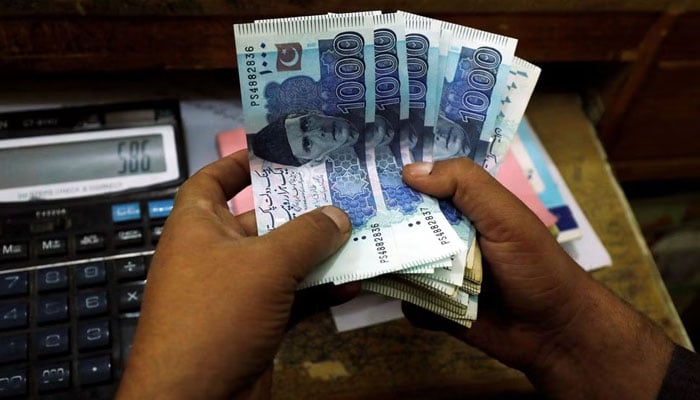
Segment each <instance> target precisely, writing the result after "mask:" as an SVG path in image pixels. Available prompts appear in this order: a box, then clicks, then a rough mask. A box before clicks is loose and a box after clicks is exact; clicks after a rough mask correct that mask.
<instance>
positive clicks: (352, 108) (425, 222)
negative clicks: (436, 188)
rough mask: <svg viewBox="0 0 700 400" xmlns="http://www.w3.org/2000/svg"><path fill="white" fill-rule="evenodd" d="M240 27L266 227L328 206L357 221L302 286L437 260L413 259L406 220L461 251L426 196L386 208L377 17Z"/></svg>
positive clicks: (438, 246) (439, 247)
mask: <svg viewBox="0 0 700 400" xmlns="http://www.w3.org/2000/svg"><path fill="white" fill-rule="evenodd" d="M235 33H236V49H237V55H238V64H239V66H240V67H239V77H240V81H241V82H240V84H241V92H242V99H243V101H242V103H243V111H244V114H245V116H246V132H247V135H248V143H249V153H250V161H251V181H252V186H253V193H254V202H255V209H256V218H257V224H258V231H259V232H260V233H261V234H263V233H265V232H268V231H270V230H272V229H275V228H276V227H278V226H280V225H281V224H283V223H285V222H287V221H289V220H290V219H292V218H294V217H296V216H298V215H300V214H302V213H304V212H306V211H309V210H311V209H314V208H317V207H319V206H323V205H329V204H332V205H335V206H338V207H340V208H342V209H344V210H345V211H346V212H347V213H348V214H349V216H350V219H351V222H352V225H353V234H352V238H351V240H350V241H349V243H348V244H347V245H346V246H344V247H343V248H342V249H341V250H340V251H339V252H338V253H337V254H336V255H335V256H334V257H333V258H331V259H330V260H329V261H328V262H326V263H325V264H324V265H322V266H321V267H320V268H319V269H317V270H316V271H314V272H313V273H312V274H311V275H310V276H309V277H308V278H307V280H306V281H305V282H304V283H303V284H302V286H310V285H315V284H321V283H325V282H336V283H339V282H345V281H351V280H359V279H364V278H367V277H370V276H375V275H378V274H382V273H387V272H391V271H395V270H399V269H402V268H406V267H411V266H415V265H420V264H422V263H424V261H431V260H430V259H428V260H406V258H405V256H404V255H402V254H401V252H400V251H399V250H398V244H397V243H398V240H397V234H396V233H397V231H400V230H401V229H403V227H401V226H400V225H401V222H405V221H413V222H414V223H415V222H421V223H422V227H420V228H418V229H414V230H413V232H412V234H413V235H412V236H411V237H412V238H413V240H416V241H417V242H418V243H421V245H422V246H423V247H424V248H425V250H426V251H425V254H428V255H430V257H433V258H435V259H443V258H445V257H449V256H450V255H451V254H454V253H456V252H457V251H459V250H460V249H461V243H460V242H459V240H458V239H457V237H456V235H455V234H454V232H451V231H450V230H449V226H444V228H445V229H443V226H438V228H437V229H431V228H430V227H431V226H435V225H440V223H441V222H440V221H436V220H439V218H440V216H441V215H439V210H436V211H433V209H431V208H430V207H423V205H422V204H418V205H417V207H416V210H415V212H414V213H413V214H410V215H408V214H404V215H400V214H398V213H395V212H394V213H387V209H386V207H385V205H384V199H383V196H382V193H381V187H380V185H379V182H378V179H377V177H376V167H375V166H374V165H373V164H372V163H371V162H370V163H368V162H367V148H368V143H373V142H372V141H373V138H374V137H375V136H376V132H375V128H374V127H375V126H376V125H375V91H374V90H372V89H374V83H375V74H374V70H375V69H374V68H373V66H374V63H375V60H374V46H373V44H374V32H373V21H372V17H371V16H369V15H355V16H346V17H334V18H322V19H313V20H311V19H310V20H294V21H286V20H283V21H271V22H269V23H261V24H243V25H237V26H236V27H235ZM290 37H291V38H292V39H291V40H292V41H290ZM368 164H369V165H368ZM430 221H433V222H432V223H430ZM442 225H447V223H446V222H442ZM436 230H439V232H437V233H436V232H435V231H436ZM412 244H414V243H413V242H411V241H409V242H408V245H412ZM423 257H425V256H423Z"/></svg>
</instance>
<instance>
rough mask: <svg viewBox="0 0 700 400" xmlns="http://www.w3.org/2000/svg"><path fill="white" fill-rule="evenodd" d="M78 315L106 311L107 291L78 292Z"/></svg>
mask: <svg viewBox="0 0 700 400" xmlns="http://www.w3.org/2000/svg"><path fill="white" fill-rule="evenodd" d="M77 301H78V317H81V318H82V317H90V316H94V315H101V314H105V313H106V312H107V309H108V307H107V292H105V291H104V290H103V291H99V292H94V293H80V294H78V299H77Z"/></svg>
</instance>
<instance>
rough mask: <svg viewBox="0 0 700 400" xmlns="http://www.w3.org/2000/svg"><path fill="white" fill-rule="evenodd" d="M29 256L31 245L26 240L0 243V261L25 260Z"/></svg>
mask: <svg viewBox="0 0 700 400" xmlns="http://www.w3.org/2000/svg"><path fill="white" fill-rule="evenodd" d="M28 257H29V246H28V245H27V244H26V243H24V242H16V243H3V244H0V261H8V260H23V259H26V258H28Z"/></svg>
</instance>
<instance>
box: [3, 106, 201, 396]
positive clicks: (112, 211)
mask: <svg viewBox="0 0 700 400" xmlns="http://www.w3.org/2000/svg"><path fill="white" fill-rule="evenodd" d="M185 158H186V157H185V151H184V139H183V134H182V131H181V122H180V112H179V105H178V103H177V101H173V100H169V101H155V102H140V103H128V104H111V105H101V106H89V107H74V108H57V109H51V110H39V111H24V112H13V113H5V114H0V399H5V398H50V399H62V398H70V399H76V398H78V399H82V398H84V399H103V398H104V399H107V398H112V397H113V396H114V393H115V391H116V387H117V385H118V382H119V379H120V377H121V375H122V372H123V370H124V368H125V365H126V360H127V359H128V355H129V350H130V346H131V342H132V338H133V334H134V331H135V328H136V323H137V321H138V316H139V310H140V305H141V298H142V295H143V290H144V285H145V283H146V276H147V272H148V267H149V262H150V259H151V255H152V254H153V251H154V249H155V245H156V243H157V241H158V238H159V237H160V234H161V231H162V228H163V223H164V222H165V219H166V218H167V216H168V214H169V213H170V210H171V208H172V205H173V198H174V195H175V192H176V190H177V188H178V186H179V185H180V184H181V183H182V182H183V181H184V179H186V177H187V170H186V165H187V164H186V159H185Z"/></svg>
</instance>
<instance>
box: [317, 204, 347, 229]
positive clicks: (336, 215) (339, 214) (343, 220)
mask: <svg viewBox="0 0 700 400" xmlns="http://www.w3.org/2000/svg"><path fill="white" fill-rule="evenodd" d="M321 212H322V213H324V214H326V215H327V216H328V217H329V218H330V219H332V220H333V222H335V225H336V226H337V227H338V230H340V231H341V232H343V233H345V232H349V231H350V219H349V218H348V216H347V215H346V214H345V213H344V212H343V211H342V210H341V209H339V208H336V207H333V206H326V207H323V208H322V209H321Z"/></svg>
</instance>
